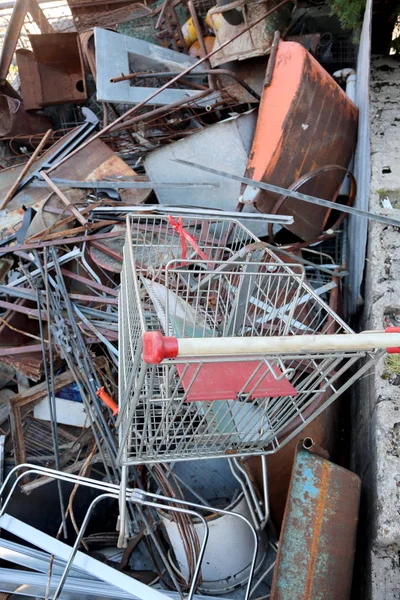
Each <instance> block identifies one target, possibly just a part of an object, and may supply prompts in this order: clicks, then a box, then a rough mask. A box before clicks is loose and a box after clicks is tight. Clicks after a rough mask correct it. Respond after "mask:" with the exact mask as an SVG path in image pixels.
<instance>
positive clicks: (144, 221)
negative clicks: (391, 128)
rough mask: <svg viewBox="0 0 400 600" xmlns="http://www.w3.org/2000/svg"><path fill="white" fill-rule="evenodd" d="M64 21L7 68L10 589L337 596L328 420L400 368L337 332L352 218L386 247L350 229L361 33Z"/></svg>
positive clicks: (163, 8)
mask: <svg viewBox="0 0 400 600" xmlns="http://www.w3.org/2000/svg"><path fill="white" fill-rule="evenodd" d="M68 4H69V7H70V9H71V12H72V16H73V22H74V31H68V32H62V33H60V32H57V31H56V30H55V28H54V26H53V25H54V24H50V22H49V21H48V20H47V19H46V16H45V12H43V11H44V8H43V7H42V8H41V7H39V5H38V4H37V3H36V1H35V0H30V1H29V2H26V1H24V0H16V2H15V5H14V9H13V12H12V14H11V16H10V20H9V23H8V28H7V31H6V33H5V37H4V42H3V47H2V51H1V55H0V88H1V89H0V137H1V144H2V155H1V156H2V158H1V160H0V163H1V169H0V223H1V238H0V428H1V433H2V438H1V445H0V446H1V456H0V463H1V468H2V469H3V468H4V477H0V481H3V484H2V487H1V492H0V496H1V513H0V528H1V538H0V558H1V559H2V562H1V565H0V592H4V593H5V594H7V593H11V594H12V595H13V596H14V594H16V595H18V594H22V595H24V596H30V597H34V598H55V599H56V598H62V599H67V598H77V597H79V598H85V599H86V598H87V599H89V598H96V599H97V600H100V599H103V598H118V599H119V598H140V599H143V600H152V599H153V598H154V600H162V599H165V598H167V597H168V598H186V597H187V598H189V600H190V599H191V598H201V597H202V596H203V595H204V596H207V597H210V596H211V597H217V596H218V597H220V596H224V597H226V598H232V599H236V598H244V599H245V600H249V599H252V600H255V599H258V600H261V599H264V598H273V599H275V600H278V599H279V600H281V599H285V600H294V599H297V598H299V599H300V598H321V599H322V598H323V599H324V600H331V599H332V600H334V599H335V600H336V599H337V600H339V599H340V600H344V599H346V598H349V597H350V590H351V582H352V568H353V560H354V551H355V540H356V529H357V515H358V507H359V494H360V479H359V478H358V476H357V475H355V474H353V473H351V472H350V471H347V470H346V469H344V468H343V467H341V466H338V465H336V464H334V463H333V462H330V461H329V460H328V454H327V452H326V450H328V451H329V453H330V454H331V455H332V456H333V457H337V456H340V450H339V452H338V444H337V440H338V439H339V438H340V428H341V424H340V419H339V407H340V404H339V402H336V403H335V402H334V401H335V400H336V399H337V398H339V397H340V396H342V394H343V393H344V392H345V391H346V390H347V389H348V388H349V387H350V386H351V385H352V383H353V382H354V381H356V380H357V379H358V378H360V377H361V376H362V375H363V374H365V373H366V372H367V371H368V370H369V369H370V368H371V367H372V366H373V365H374V364H375V362H376V361H377V360H378V359H379V358H380V357H381V356H382V355H383V354H384V353H385V351H386V347H390V351H399V348H397V347H398V346H400V333H399V332H398V330H395V329H393V328H392V329H390V330H388V331H386V332H367V333H358V334H356V333H354V332H353V331H352V329H351V328H350V327H349V325H348V324H347V322H346V320H345V319H346V318H347V317H348V316H349V314H345V311H344V309H343V298H342V293H343V291H344V289H345V287H346V284H344V283H343V282H345V281H346V276H347V275H348V271H347V261H346V247H347V239H346V217H347V216H348V215H349V214H352V215H358V216H363V217H367V218H369V219H376V220H380V221H383V222H386V223H388V224H395V225H397V226H398V225H399V223H397V222H395V221H394V220H393V219H390V218H388V217H385V216H382V215H375V214H371V213H363V212H362V211H360V210H359V209H357V208H354V207H353V203H354V199H355V196H356V188H357V185H356V181H355V178H354V176H353V175H352V172H351V171H352V157H353V154H354V151H355V148H356V143H357V122H358V109H357V107H356V105H355V103H354V100H355V86H356V74H355V71H354V70H353V68H354V66H355V64H354V56H355V50H354V49H353V48H352V46H351V42H350V41H349V40H350V39H351V36H350V35H347V37H346V35H345V34H344V33H343V32H342V33H327V32H326V31H325V29H322V28H321V29H319V28H318V27H319V24H318V21H315V22H313V23H311V21H310V19H309V18H308V17H307V11H308V8H306V9H305V10H304V9H301V8H299V7H296V6H295V5H294V3H293V2H292V1H291V0H282V1H281V2H276V1H275V0H271V1H270V0H268V1H262V2H253V0H243V1H242V0H240V1H235V2H229V3H226V2H224V1H222V0H221V1H218V4H217V6H214V5H213V3H210V4H208V3H207V2H206V1H204V0H201V1H200V0H164V1H163V2H162V3H157V2H156V3H154V4H152V3H147V4H146V5H144V4H139V3H136V4H131V3H129V2H123V1H121V2H117V3H115V2H114V3H113V2H107V3H104V2H84V1H82V0H69V1H68ZM27 14H28V15H30V18H31V19H32V20H33V21H34V22H35V23H36V25H37V26H38V27H39V29H40V31H41V33H39V34H29V36H28V37H29V47H27V46H26V44H25V45H24V46H23V47H21V43H19V39H20V38H19V36H20V31H21V28H22V27H23V24H24V19H25V18H26V15H27ZM324 31H325V33H324ZM21 36H22V34H21ZM26 37H27V36H26V35H25V38H26ZM339 50H340V51H339ZM345 50H347V52H345ZM15 72H17V74H18V78H17V80H16V79H15V78H14V81H13V85H11V80H12V77H11V76H12V75H15ZM387 333H390V334H391V335H387ZM388 338H390V340H391V342H390V343H389V342H388ZM342 399H343V397H342ZM346 402H347V399H346ZM311 438H312V439H311ZM320 445H321V446H323V447H324V448H325V450H322V448H321V447H320ZM292 469H293V471H292ZM291 473H292V475H291ZM41 503H43V509H42V510H39V509H38V507H39V506H40V505H41ZM43 511H44V512H46V517H45V518H43V515H42V517H40V513H42V512H43ZM10 534H12V535H11V536H10ZM16 539H18V541H16ZM5 597H7V596H5ZM18 597H20V596H18Z"/></svg>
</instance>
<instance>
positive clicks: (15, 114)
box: [0, 94, 51, 138]
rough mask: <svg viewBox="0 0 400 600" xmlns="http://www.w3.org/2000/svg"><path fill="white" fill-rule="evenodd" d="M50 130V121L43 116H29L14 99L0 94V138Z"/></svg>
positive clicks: (19, 102)
mask: <svg viewBox="0 0 400 600" xmlns="http://www.w3.org/2000/svg"><path fill="white" fill-rule="evenodd" d="M49 128H51V120H50V119H49V117H47V116H45V115H43V114H30V113H27V112H26V110H25V106H24V104H22V102H21V101H20V100H17V99H16V98H11V97H10V96H6V95H5V94H0V138H2V137H12V136H14V135H18V134H20V133H25V134H34V133H44V132H45V131H47V130H48V129H49Z"/></svg>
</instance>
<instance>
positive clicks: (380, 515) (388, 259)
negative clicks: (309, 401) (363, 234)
mask: <svg viewBox="0 0 400 600" xmlns="http://www.w3.org/2000/svg"><path fill="white" fill-rule="evenodd" d="M370 102H371V161H372V179H371V196H370V205H369V207H370V210H371V211H374V212H380V213H382V214H386V215H387V216H389V215H390V216H392V217H393V218H396V219H400V210H399V209H400V161H399V157H400V60H399V59H396V58H395V57H388V58H379V57H373V59H372V63H371V84H370ZM399 246H400V235H399V231H398V229H397V228H394V227H390V226H385V225H383V224H380V223H374V222H372V221H370V226H369V242H368V255H367V267H366V281H365V291H364V298H365V306H364V311H363V317H362V323H361V326H360V330H365V329H383V328H384V327H387V326H393V325H400V252H399ZM397 356H398V355H392V357H391V358H389V359H387V358H382V359H380V360H379V362H378V363H377V366H376V369H375V372H371V373H370V374H369V375H367V376H365V377H364V379H362V380H361V381H360V382H359V384H358V385H357V386H356V387H355V388H354V396H355V397H354V402H353V407H352V409H353V410H352V429H353V435H352V442H353V443H352V447H353V468H354V470H356V471H357V473H358V474H359V475H360V476H361V478H362V481H363V496H362V503H361V515H360V547H359V552H358V557H359V563H360V564H359V567H361V569H359V570H358V576H359V577H357V579H356V581H357V590H356V592H355V597H357V598H362V599H363V600H396V599H400V385H399V384H400V358H397ZM360 557H361V560H360Z"/></svg>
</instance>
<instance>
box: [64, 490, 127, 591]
mask: <svg viewBox="0 0 400 600" xmlns="http://www.w3.org/2000/svg"><path fill="white" fill-rule="evenodd" d="M106 498H113V499H115V500H117V501H118V496H116V495H114V494H101V495H100V496H97V498H95V499H94V500H93V501H92V503H91V505H90V506H89V508H88V510H87V512H86V515H85V518H84V519H83V523H82V525H81V528H80V530H79V533H78V535H77V537H76V540H75V543H74V545H73V547H72V550H71V554H70V556H69V559H68V561H67V564H66V565H65V568H64V571H63V574H62V575H61V579H60V581H59V582H58V586H57V589H56V591H55V592H54V596H53V600H57V598H59V597H60V594H61V592H62V590H63V587H64V584H65V581H66V579H67V577H68V573H69V572H70V570H71V567H72V563H73V562H74V559H75V556H76V553H77V552H78V548H79V545H80V543H81V541H82V538H83V535H84V533H85V531H86V527H87V525H88V523H89V519H90V517H91V516H92V512H93V510H94V508H95V507H96V505H97V504H98V503H99V502H101V501H102V500H105V499H106Z"/></svg>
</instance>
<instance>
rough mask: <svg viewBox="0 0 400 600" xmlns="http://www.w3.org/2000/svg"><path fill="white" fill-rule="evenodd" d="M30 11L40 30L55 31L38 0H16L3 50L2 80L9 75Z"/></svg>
mask: <svg viewBox="0 0 400 600" xmlns="http://www.w3.org/2000/svg"><path fill="white" fill-rule="evenodd" d="M28 12H29V13H30V15H31V17H32V19H33V20H34V21H35V23H36V24H37V25H38V27H39V29H40V31H43V32H45V33H50V32H51V31H53V28H52V26H51V25H50V23H49V22H48V20H47V19H46V17H45V16H44V14H43V12H42V10H41V9H40V7H39V5H38V4H37V2H36V0H16V2H15V5H14V9H13V12H12V13H11V18H10V21H9V23H8V27H7V31H6V36H5V39H4V41H3V47H2V50H1V55H0V80H2V79H5V78H6V77H7V74H8V70H9V68H10V65H11V61H12V59H13V56H14V52H15V49H16V47H17V44H18V39H19V34H20V31H21V28H22V26H23V24H24V21H25V17H26V14H27V13H28Z"/></svg>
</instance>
